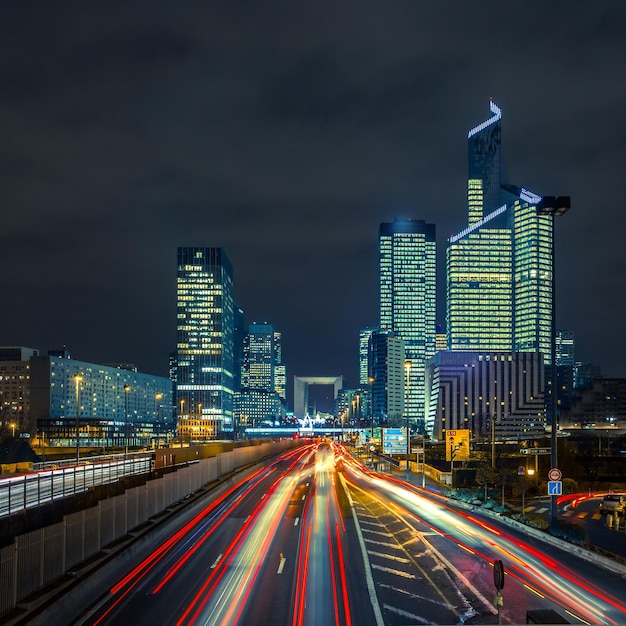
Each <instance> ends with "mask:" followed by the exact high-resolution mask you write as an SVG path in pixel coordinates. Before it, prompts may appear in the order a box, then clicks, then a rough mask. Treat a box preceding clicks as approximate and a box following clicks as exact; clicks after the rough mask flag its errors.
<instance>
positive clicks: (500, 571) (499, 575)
mask: <svg viewBox="0 0 626 626" xmlns="http://www.w3.org/2000/svg"><path fill="white" fill-rule="evenodd" d="M493 584H494V585H495V586H496V591H500V590H501V589H502V588H503V587H504V565H503V564H502V561H501V560H500V559H496V560H495V561H494V562H493Z"/></svg>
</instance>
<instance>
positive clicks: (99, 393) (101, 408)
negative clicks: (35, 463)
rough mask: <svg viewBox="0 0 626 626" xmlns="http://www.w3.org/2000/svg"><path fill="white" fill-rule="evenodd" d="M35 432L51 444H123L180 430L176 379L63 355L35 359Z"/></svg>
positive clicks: (32, 385) (138, 443)
mask: <svg viewBox="0 0 626 626" xmlns="http://www.w3.org/2000/svg"><path fill="white" fill-rule="evenodd" d="M30 371H31V379H30V397H31V416H32V419H31V423H30V434H31V437H37V438H38V439H41V440H42V441H43V442H44V443H46V444H47V445H51V446H54V445H61V446H66V445H69V446H73V445H75V444H76V436H77V433H76V424H77V422H78V430H79V432H78V437H79V440H80V443H81V446H91V447H102V448H109V447H113V448H120V447H124V446H150V445H153V444H155V443H157V442H166V441H168V440H169V439H171V438H172V437H173V436H174V434H175V427H176V424H175V420H174V419H173V388H172V381H171V380H170V379H169V378H167V377H162V376H153V375H151V374H143V373H140V372H137V371H132V370H127V369H120V368H117V367H112V366H106V365H98V364H95V363H88V362H85V361H77V360H75V359H71V358H67V357H63V356H54V355H48V356H34V357H31V359H30Z"/></svg>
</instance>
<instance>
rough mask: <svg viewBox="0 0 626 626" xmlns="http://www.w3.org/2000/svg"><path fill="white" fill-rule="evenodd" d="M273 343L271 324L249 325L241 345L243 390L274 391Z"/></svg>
mask: <svg viewBox="0 0 626 626" xmlns="http://www.w3.org/2000/svg"><path fill="white" fill-rule="evenodd" d="M274 342H275V339H274V329H273V328H272V326H271V324H268V323H267V322H265V323H262V324H258V323H256V322H255V323H253V324H250V327H249V328H248V334H247V335H246V337H245V339H244V344H243V371H242V387H243V388H248V389H265V390H267V391H270V390H271V391H273V390H274V365H275V351H276V349H275V343H274Z"/></svg>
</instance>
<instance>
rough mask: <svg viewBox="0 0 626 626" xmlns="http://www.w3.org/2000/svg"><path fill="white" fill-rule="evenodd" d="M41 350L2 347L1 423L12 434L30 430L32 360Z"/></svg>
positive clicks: (0, 359)
mask: <svg viewBox="0 0 626 626" xmlns="http://www.w3.org/2000/svg"><path fill="white" fill-rule="evenodd" d="M38 355H39V351H38V350H34V349H32V348H24V347H21V346H7V347H0V426H1V427H2V430H4V431H5V432H10V433H11V434H12V435H13V436H18V435H20V434H21V433H30V431H31V423H30V422H31V419H30V359H31V357H33V356H38Z"/></svg>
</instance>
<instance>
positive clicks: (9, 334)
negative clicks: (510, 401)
mask: <svg viewBox="0 0 626 626" xmlns="http://www.w3.org/2000/svg"><path fill="white" fill-rule="evenodd" d="M625 68H626V3H623V2H597V3H592V2H589V1H588V0H584V1H575V0H574V1H568V2H558V1H557V2H545V0H542V1H539V2H536V1H531V2H506V3H505V2H501V1H500V2H467V1H466V0H464V1H458V2H444V1H436V2H435V1H433V2H424V1H417V0H411V1H405V2H385V3H383V2H380V3H374V2H368V1H358V2H356V1H353V2H313V3H302V2H286V1H285V2H237V1H235V2H224V3H210V2H170V3H166V2H154V1H148V0H145V1H144V0H141V1H136V2H132V1H128V0H124V1H119V2H118V1H108V2H106V3H88V2H49V1H43V0H35V1H32V2H29V1H27V0H24V1H20V2H3V3H2V7H1V8H0V205H1V207H2V227H1V228H0V267H1V268H2V272H1V273H0V281H1V283H0V293H1V294H2V306H1V307H0V324H1V326H0V345H24V346H28V347H32V348H38V349H40V350H41V351H42V352H43V353H45V352H46V351H47V350H48V349H53V348H54V349H57V348H59V347H61V346H63V345H66V346H67V348H68V349H69V350H70V353H71V355H72V357H73V358H76V359H79V360H83V361H90V362H95V363H108V362H131V363H135V364H136V365H137V367H138V368H139V369H140V371H144V372H147V373H153V374H160V375H167V363H168V354H169V352H171V351H173V350H175V347H176V248H177V246H181V245H184V246H192V245H195V246H216V247H222V248H224V249H225V250H226V253H227V254H228V256H229V257H230V259H231V261H232V263H233V266H234V275H235V298H236V300H237V302H238V303H239V305H240V306H241V307H242V308H243V309H244V311H245V314H246V322H247V323H250V322H254V321H257V322H260V321H268V322H270V323H272V324H273V325H274V327H275V328H276V329H277V330H279V331H281V332H282V334H283V356H284V361H285V363H286V364H287V375H288V385H289V386H291V378H292V376H294V375H299V376H313V375H315V376H335V375H339V374H343V375H344V376H345V377H346V384H347V385H349V386H354V385H355V384H356V383H357V382H358V381H357V372H358V333H359V329H360V328H362V327H365V326H373V325H376V323H377V292H378V286H377V236H378V227H379V224H380V223H381V222H387V221H392V220H393V219H394V217H397V218H415V219H423V220H426V221H427V222H430V223H434V224H436V227H437V239H438V255H439V259H440V262H439V271H440V275H439V279H440V282H441V284H442V285H443V278H444V273H443V272H444V265H443V259H444V254H445V241H446V238H447V237H448V236H449V235H450V234H452V233H455V232H458V231H459V230H461V229H463V228H464V227H465V226H466V218H467V210H466V178H467V132H468V130H469V129H470V128H472V127H473V126H475V125H477V124H479V123H480V122H482V121H483V120H485V119H487V118H488V117H489V116H490V114H489V108H488V102H489V98H490V97H493V99H494V101H495V102H496V103H497V104H498V105H499V106H500V107H501V108H502V112H503V121H502V133H503V137H502V152H503V157H504V163H505V167H506V171H507V174H508V177H509V180H510V182H511V183H513V184H515V185H518V186H524V187H527V188H529V189H531V190H532V191H534V192H536V193H538V194H540V195H570V196H571V198H572V209H571V210H570V212H569V213H567V214H566V215H565V216H564V217H562V218H558V222H557V234H556V245H557V325H558V328H560V329H568V330H572V331H574V333H575V338H576V358H577V359H578V360H582V361H590V362H593V363H595V364H597V365H599V366H601V368H602V373H603V374H604V375H605V376H621V377H623V376H626V360H625V358H624V357H625V355H626V333H625V332H624V329H623V320H624V317H625V315H624V310H625V304H626V294H625V292H624V286H625V285H624V283H625V281H624V276H625V275H626V245H625V244H624V225H623V224H624V221H623V218H622V216H623V213H624V179H625V166H626V80H624V72H625ZM443 298H444V291H443V289H441V290H440V293H439V312H440V315H439V321H443V312H444V305H443V304H444V303H443ZM290 392H291V390H290Z"/></svg>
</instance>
